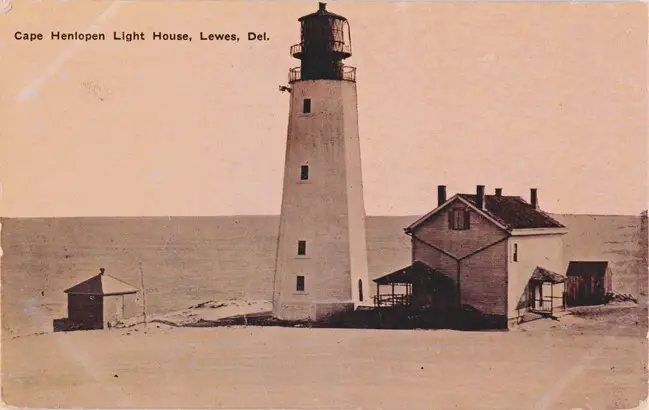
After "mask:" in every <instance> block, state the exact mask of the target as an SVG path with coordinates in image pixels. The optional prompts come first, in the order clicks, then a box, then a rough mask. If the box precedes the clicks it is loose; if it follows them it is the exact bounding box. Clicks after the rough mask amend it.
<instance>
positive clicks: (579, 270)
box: [566, 261, 608, 276]
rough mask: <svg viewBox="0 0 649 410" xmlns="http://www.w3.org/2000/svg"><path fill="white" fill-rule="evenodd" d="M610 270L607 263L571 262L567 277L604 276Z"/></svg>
mask: <svg viewBox="0 0 649 410" xmlns="http://www.w3.org/2000/svg"><path fill="white" fill-rule="evenodd" d="M607 269H608V262H606V261H571V262H570V263H569V264H568V272H567V273H566V275H567V276H604V275H606V270H607Z"/></svg>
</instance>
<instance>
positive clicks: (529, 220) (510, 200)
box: [406, 194, 565, 231]
mask: <svg viewBox="0 0 649 410" xmlns="http://www.w3.org/2000/svg"><path fill="white" fill-rule="evenodd" d="M457 198H460V199H461V200H462V201H463V202H465V203H467V204H469V205H470V206H471V207H472V208H474V209H475V210H476V211H478V212H481V213H483V214H484V215H485V216H486V217H487V218H488V219H491V220H492V222H495V223H496V224H497V225H500V226H501V227H503V228H504V229H506V230H508V231H511V230H513V229H543V228H565V226H564V225H562V224H561V223H559V222H558V221H557V220H555V219H554V218H552V217H551V216H550V215H549V214H547V213H546V212H543V211H542V210H540V209H538V208H535V207H534V206H533V205H532V204H530V203H528V202H526V201H525V200H524V199H523V198H521V197H520V196H505V195H500V196H498V195H485V204H484V209H479V208H478V207H477V205H476V195H475V194H457V195H454V196H453V197H452V198H451V199H449V200H448V201H447V202H446V203H444V204H443V205H441V206H439V207H437V208H436V209H434V210H433V211H431V212H429V213H428V214H426V215H425V216H423V217H422V218H420V219H419V220H417V221H415V222H414V223H413V224H412V225H410V226H409V227H407V228H406V231H411V230H413V229H415V228H417V227H418V226H419V225H420V224H422V223H423V222H424V221H426V220H428V219H429V218H430V217H432V216H433V215H435V214H437V213H438V212H439V211H441V210H442V209H444V208H445V207H447V206H448V205H449V204H451V203H452V202H454V201H455V200H456V199H457Z"/></svg>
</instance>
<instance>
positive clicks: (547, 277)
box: [530, 266, 566, 283]
mask: <svg viewBox="0 0 649 410" xmlns="http://www.w3.org/2000/svg"><path fill="white" fill-rule="evenodd" d="M530 280H531V281H534V282H544V283H562V282H565V281H566V277H565V276H563V275H559V274H558V273H555V272H552V271H550V270H547V269H544V268H542V267H540V266H537V267H536V269H535V270H534V273H533V274H532V278H531V279H530Z"/></svg>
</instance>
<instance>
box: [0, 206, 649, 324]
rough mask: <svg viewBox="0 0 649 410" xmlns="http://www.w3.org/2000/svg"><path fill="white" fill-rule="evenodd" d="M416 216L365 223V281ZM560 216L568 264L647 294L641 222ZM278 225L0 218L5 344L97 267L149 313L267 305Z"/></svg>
mask: <svg viewBox="0 0 649 410" xmlns="http://www.w3.org/2000/svg"><path fill="white" fill-rule="evenodd" d="M417 218H418V217H417V216H403V217H381V216H376V217H368V219H367V240H368V258H369V261H368V262H369V274H370V277H371V278H375V277H379V276H382V275H384V274H386V273H389V272H392V271H394V270H396V269H398V268H401V267H404V266H406V265H408V264H409V263H410V258H411V253H410V252H411V251H410V242H409V238H408V237H407V236H406V235H405V234H404V233H403V228H404V227H405V226H407V225H408V224H410V223H411V222H413V221H414V220H416V219H417ZM557 218H558V219H559V220H561V221H562V222H564V223H565V224H566V225H567V226H568V227H569V229H570V233H569V234H568V235H566V238H565V243H566V252H565V256H566V259H567V260H595V259H601V260H610V261H611V263H612V267H613V272H614V286H615V287H616V288H617V289H618V290H620V291H624V292H629V293H633V294H638V293H639V292H640V291H643V292H645V294H646V281H647V279H646V278H647V277H646V271H647V269H646V264H645V265H643V262H642V261H643V255H646V253H644V254H643V252H644V251H643V248H642V246H641V240H640V237H641V236H640V218H639V217H633V216H628V217H627V216H623V217H614V216H606V217H591V216H584V215H558V216H557ZM278 223H279V218H278V217H277V216H232V217H146V218H123V217H111V218H24V219H22V218H21V219H13V218H12V219H3V220H2V231H1V233H2V237H1V238H2V242H1V245H2V250H3V257H2V260H1V265H0V269H1V275H2V276H1V285H2V329H3V337H6V336H16V335H25V334H30V333H37V332H43V331H51V327H52V319H54V318H59V317H64V316H65V315H66V296H65V294H64V293H63V291H64V290H65V289H67V288H68V287H71V286H73V285H75V284H77V283H78V282H80V281H82V280H84V279H87V278H89V277H90V276H93V275H95V274H96V273H98V271H99V268H100V267H103V268H105V269H106V273H107V274H110V275H113V276H115V277H117V278H119V279H121V280H123V281H125V282H127V283H130V284H131V285H133V286H135V287H138V288H140V287H141V285H142V283H141V278H144V287H145V289H146V306H147V313H163V312H168V311H173V310H178V309H184V308H187V307H189V306H191V305H193V304H196V303H199V302H203V301H207V300H227V299H270V298H271V293H272V277H273V268H274V256H275V247H276V243H277V230H278ZM645 235H646V233H645ZM644 244H645V245H646V240H645V242H644ZM642 266H645V267H644V268H642ZM140 269H141V270H142V272H143V275H140ZM639 272H644V275H639V274H638V273H639ZM640 287H642V288H640ZM372 291H374V289H372ZM140 297H141V294H138V298H140ZM137 303H138V304H141V300H139V299H138V301H137Z"/></svg>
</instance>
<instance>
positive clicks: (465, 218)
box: [448, 209, 471, 231]
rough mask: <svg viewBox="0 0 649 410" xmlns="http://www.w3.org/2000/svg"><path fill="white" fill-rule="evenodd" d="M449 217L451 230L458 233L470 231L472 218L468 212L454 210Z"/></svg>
mask: <svg viewBox="0 0 649 410" xmlns="http://www.w3.org/2000/svg"><path fill="white" fill-rule="evenodd" d="M448 217H449V221H448V224H449V227H450V228H451V229H453V230H456V231H461V230H466V229H469V226H470V221H471V218H470V215H469V211H468V210H466V209H453V210H452V211H451V212H449V214H448Z"/></svg>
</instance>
